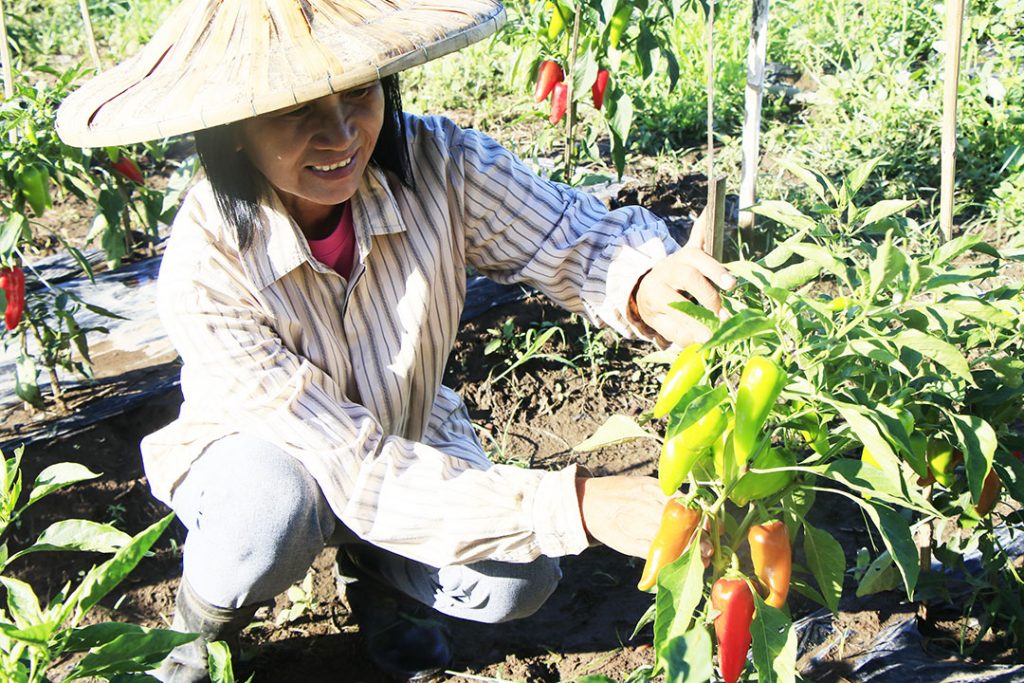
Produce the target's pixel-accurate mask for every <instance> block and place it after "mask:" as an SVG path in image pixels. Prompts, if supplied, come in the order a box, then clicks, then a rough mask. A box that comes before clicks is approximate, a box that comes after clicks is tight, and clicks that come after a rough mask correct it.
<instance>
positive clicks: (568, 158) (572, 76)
mask: <svg viewBox="0 0 1024 683" xmlns="http://www.w3.org/2000/svg"><path fill="white" fill-rule="evenodd" d="M582 14H583V11H582V8H581V7H577V8H576V12H575V16H574V17H573V20H572V41H571V43H570V44H569V58H568V59H567V60H566V66H567V68H568V73H567V74H566V76H567V80H566V87H567V88H568V89H569V92H568V93H567V94H566V97H567V99H568V102H569V107H568V112H567V117H568V118H567V120H566V124H565V160H564V164H563V165H564V166H565V182H566V183H570V184H571V183H572V174H573V167H572V166H573V161H574V159H575V157H576V145H575V141H574V139H573V129H574V128H575V127H576V101H575V100H574V99H573V96H572V93H573V91H574V90H575V89H576V51H577V50H578V49H579V44H580V15H582Z"/></svg>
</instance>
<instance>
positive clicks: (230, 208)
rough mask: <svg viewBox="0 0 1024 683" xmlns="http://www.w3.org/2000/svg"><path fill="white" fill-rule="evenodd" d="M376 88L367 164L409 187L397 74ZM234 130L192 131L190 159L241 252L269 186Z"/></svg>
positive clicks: (231, 127) (256, 222)
mask: <svg viewBox="0 0 1024 683" xmlns="http://www.w3.org/2000/svg"><path fill="white" fill-rule="evenodd" d="M380 83H381V87H382V88H383V90H384V125H383V126H382V127H381V131H380V137H378V138H377V146H376V147H374V148H373V154H372V155H371V156H370V163H372V164H375V165H376V166H377V167H378V168H380V169H382V170H384V171H390V172H391V173H393V174H394V175H395V176H396V177H397V178H398V179H399V181H401V183H402V184H403V185H405V186H406V187H409V188H412V187H414V181H413V176H412V165H411V164H410V162H409V146H408V143H407V139H406V128H405V116H404V115H403V114H402V93H401V91H400V89H399V87H398V74H392V75H390V76H385V77H384V78H382V79H380ZM239 125H240V124H239V122H235V123H228V124H225V125H223V126H217V127H215V128H207V129H205V130H199V131H196V132H195V140H196V154H197V155H198V156H199V162H200V163H201V164H202V166H203V170H205V171H206V177H207V178H208V179H209V181H210V185H211V186H212V187H213V196H214V199H215V200H216V201H217V208H218V209H220V213H221V216H223V217H224V220H226V221H227V222H228V225H230V226H231V227H232V228H234V230H235V235H236V236H237V237H238V248H239V249H241V250H243V251H244V250H245V249H246V248H248V246H249V245H250V244H251V243H252V236H253V234H254V231H255V230H258V229H261V228H262V227H263V220H262V214H261V212H260V204H261V202H263V201H264V200H266V198H267V193H268V192H270V186H269V185H268V183H267V182H266V180H265V179H264V178H263V176H262V174H261V173H260V172H259V171H258V170H257V169H256V167H255V166H253V165H252V162H251V161H249V157H248V156H247V155H245V154H243V153H241V152H240V151H239V150H237V149H236V147H237V140H238V126H239Z"/></svg>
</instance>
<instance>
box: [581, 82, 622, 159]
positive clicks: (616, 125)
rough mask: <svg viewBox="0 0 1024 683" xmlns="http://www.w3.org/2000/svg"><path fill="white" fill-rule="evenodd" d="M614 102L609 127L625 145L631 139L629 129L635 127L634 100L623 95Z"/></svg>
mask: <svg viewBox="0 0 1024 683" xmlns="http://www.w3.org/2000/svg"><path fill="white" fill-rule="evenodd" d="M587 87H590V86H587ZM613 102H614V106H612V107H611V108H610V109H609V118H608V127H609V128H610V129H611V131H612V132H613V133H615V134H616V135H618V136H619V140H620V141H621V142H622V143H623V144H624V143H625V141H626V140H628V139H629V129H630V128H631V127H632V125H633V99H632V98H631V97H630V96H629V95H626V94H625V93H623V94H622V95H620V96H619V99H617V100H614V101H613ZM619 175H621V173H620V174H619Z"/></svg>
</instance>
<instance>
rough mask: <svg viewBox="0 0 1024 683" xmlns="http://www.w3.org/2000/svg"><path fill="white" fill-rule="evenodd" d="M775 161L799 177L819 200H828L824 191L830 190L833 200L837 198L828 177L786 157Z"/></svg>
mask: <svg viewBox="0 0 1024 683" xmlns="http://www.w3.org/2000/svg"><path fill="white" fill-rule="evenodd" d="M775 163H776V164H778V165H779V166H781V167H782V168H784V169H786V170H787V171H789V172H790V173H792V174H793V175H794V176H796V177H797V178H799V179H800V181H801V182H802V183H803V184H804V185H806V186H807V187H809V188H811V191H813V192H814V194H816V195H818V198H819V199H820V200H821V201H823V202H827V201H828V200H829V195H828V194H826V192H831V196H832V199H833V200H836V199H837V196H836V188H835V187H834V186H833V185H832V182H831V181H830V180H828V178H825V177H824V176H822V175H820V174H818V173H816V172H815V171H812V170H810V169H809V168H806V167H805V166H801V165H800V164H798V163H796V162H794V161H790V160H788V159H776V160H775Z"/></svg>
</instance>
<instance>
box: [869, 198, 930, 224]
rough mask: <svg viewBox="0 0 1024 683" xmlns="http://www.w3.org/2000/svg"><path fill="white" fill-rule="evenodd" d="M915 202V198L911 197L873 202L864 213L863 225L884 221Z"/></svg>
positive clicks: (902, 211)
mask: <svg viewBox="0 0 1024 683" xmlns="http://www.w3.org/2000/svg"><path fill="white" fill-rule="evenodd" d="M915 204H917V201H916V200H913V199H883V200H882V201H880V202H878V203H877V204H874V205H873V206H872V207H871V208H869V209H868V210H867V213H865V214H864V222H863V227H865V228H866V227H868V226H869V225H874V224H875V223H879V222H881V221H884V220H885V219H886V218H888V217H889V216H894V215H896V214H898V213H904V212H905V211H906V210H907V209H909V208H910V207H912V206H914V205H915Z"/></svg>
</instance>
